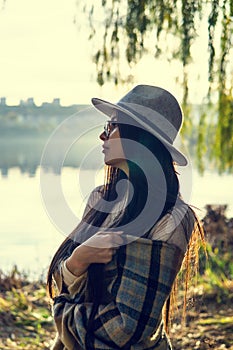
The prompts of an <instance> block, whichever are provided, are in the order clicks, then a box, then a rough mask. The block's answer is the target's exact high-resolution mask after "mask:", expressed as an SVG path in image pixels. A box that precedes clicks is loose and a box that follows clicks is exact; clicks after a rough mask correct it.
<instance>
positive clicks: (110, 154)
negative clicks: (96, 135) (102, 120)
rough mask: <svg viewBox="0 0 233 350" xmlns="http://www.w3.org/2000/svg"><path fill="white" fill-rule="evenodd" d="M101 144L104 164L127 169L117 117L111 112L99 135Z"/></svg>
mask: <svg viewBox="0 0 233 350" xmlns="http://www.w3.org/2000/svg"><path fill="white" fill-rule="evenodd" d="M100 139H101V140H102V141H103V142H104V143H103V153H104V162H105V164H107V165H111V166H113V167H116V168H120V169H122V170H124V171H125V170H126V168H128V166H127V162H126V160H125V155H124V151H123V147H122V143H121V139H120V132H119V128H118V126H117V115H116V112H113V113H112V115H111V119H110V120H109V121H108V122H107V123H106V125H105V130H104V131H103V132H102V134H100Z"/></svg>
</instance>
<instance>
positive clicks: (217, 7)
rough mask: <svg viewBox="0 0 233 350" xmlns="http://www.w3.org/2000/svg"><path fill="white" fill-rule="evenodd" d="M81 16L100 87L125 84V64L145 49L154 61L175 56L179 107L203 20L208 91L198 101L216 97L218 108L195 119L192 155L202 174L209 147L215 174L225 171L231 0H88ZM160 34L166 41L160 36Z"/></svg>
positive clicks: (228, 162) (229, 156)
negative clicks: (180, 75)
mask: <svg viewBox="0 0 233 350" xmlns="http://www.w3.org/2000/svg"><path fill="white" fill-rule="evenodd" d="M99 13H102V14H103V15H101V18H102V21H101V22H100V20H96V14H98V18H99ZM85 14H88V19H89V24H90V29H91V34H90V38H91V40H92V42H94V41H95V40H96V39H97V40H96V42H97V46H98V48H97V49H96V52H95V53H94V55H93V56H94V61H95V63H96V68H97V81H98V83H99V84H100V85H103V84H105V82H107V81H114V83H115V84H116V85H117V84H119V83H125V82H131V81H132V80H133V77H132V75H131V71H130V69H129V70H126V69H125V66H126V63H128V65H129V67H132V66H133V65H134V64H135V63H137V62H138V61H139V59H140V58H141V57H142V55H143V54H145V53H151V54H152V55H153V56H154V57H155V59H156V58H157V57H159V56H162V55H163V57H165V59H167V60H173V59H179V60H180V61H181V62H182V64H183V68H184V69H183V82H182V85H183V103H184V105H187V104H188V98H189V87H188V84H189V83H190V81H189V74H188V71H189V70H188V68H189V64H190V63H193V62H192V60H193V57H192V50H191V49H192V45H193V44H194V43H195V41H196V39H197V38H198V37H199V36H200V33H199V28H201V24H202V23H204V24H205V26H206V28H207V30H208V36H207V41H206V48H208V52H209V62H208V83H209V90H208V93H207V96H203V99H204V98H205V97H207V98H208V100H207V104H208V106H210V105H211V103H212V104H213V105H215V104H216V97H217V100H218V102H217V105H218V110H216V111H215V113H216V116H217V118H215V120H214V123H213V117H212V116H211V115H210V116H209V113H207V114H201V115H200V117H199V130H198V132H197V140H196V142H197V144H198V145H197V153H196V155H197V157H199V159H198V163H199V170H200V171H201V172H203V171H204V168H205V161H204V159H203V153H204V150H205V149H206V145H211V148H212V149H211V151H209V150H208V152H207V154H208V158H209V160H210V161H211V162H212V164H213V165H214V166H215V168H216V169H218V170H219V172H224V171H228V172H231V171H232V169H233V140H232V134H233V133H232V125H233V123H232V109H233V107H232V105H233V97H232V90H231V84H232V80H231V76H232V68H233V67H232V58H231V55H232V33H233V20H232V17H233V0H213V1H208V0H205V1H201V0H175V1H171V0H152V1H151V0H142V1H140V0H127V1H123V0H105V1H102V6H100V5H99V4H98V3H96V2H94V1H93V0H90V1H89V6H88V5H86V6H85ZM101 30H102V31H101ZM166 36H167V37H168V38H169V39H168V40H164V39H165V38H166ZM174 43H175V45H174ZM194 63H195V62H194ZM203 63H204V62H203ZM192 119H193V118H192V115H189V117H188V118H187V114H186V118H185V123H186V125H184V126H185V130H186V132H188V133H190V130H192V129H191V128H192V127H193V125H192V123H191V122H190V121H191V120H192ZM207 129H208V134H207V135H205V132H206V130H207ZM191 132H192V131H191ZM204 144H205V145H204Z"/></svg>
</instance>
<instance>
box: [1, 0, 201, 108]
mask: <svg viewBox="0 0 233 350" xmlns="http://www.w3.org/2000/svg"><path fill="white" fill-rule="evenodd" d="M76 15H77V6H76V1H75V0H72V1H66V0H20V1H10V0H9V1H6V2H5V5H4V2H2V7H1V8H0V47H1V54H0V68H1V79H0V97H6V100H7V103H8V104H9V105H15V104H18V103H19V102H20V100H25V101H26V100H27V99H28V98H34V101H35V103H36V104H37V105H40V104H41V103H42V102H52V101H53V100H54V98H59V99H60V102H61V104H62V105H70V104H87V103H88V104H89V103H90V100H91V97H101V98H104V99H108V100H110V101H117V100H118V99H119V98H120V97H121V96H123V95H124V94H125V93H126V91H128V90H129V87H127V86H124V87H118V88H115V87H114V85H113V84H111V85H109V84H108V85H106V86H104V87H103V88H100V87H99V86H98V84H97V83H96V76H95V65H94V63H93V62H92V60H91V44H90V43H87V37H88V29H86V28H85V26H84V25H82V23H79V28H78V25H77V24H75V23H74V18H75V16H76ZM77 20H79V21H80V18H77ZM80 28H81V29H80ZM198 45H199V46H198V49H199V50H200V49H201V50H202V53H203V52H204V48H202V46H201V45H200V43H199V44H198ZM199 50H198V51H199ZM198 59H199V60H201V63H200V66H199V68H200V69H199V70H198V72H197V71H194V74H193V79H192V87H191V90H192V89H193V91H194V93H193V97H194V99H198V96H199V94H200V93H203V91H205V90H206V84H199V85H198V87H197V82H198V79H197V76H199V78H201V79H205V74H206V73H205V72H204V65H203V54H202V55H201V56H200V55H198V53H197V60H198ZM206 64H207V60H206ZM201 70H203V72H202V71H201ZM132 74H133V75H134V76H135V84H136V83H148V84H152V85H160V86H163V87H164V88H167V89H168V90H170V91H171V92H173V93H175V95H176V96H177V97H178V98H181V89H180V88H179V87H178V84H177V82H176V80H177V79H176V78H177V77H181V76H182V66H181V64H179V63H178V62H172V64H170V65H169V64H168V63H167V62H164V61H161V60H155V59H154V58H153V55H150V56H149V55H148V56H147V57H144V58H143V60H142V62H140V63H139V64H138V69H137V70H135V71H133V72H132ZM130 88H131V86H130ZM200 90H202V91H200Z"/></svg>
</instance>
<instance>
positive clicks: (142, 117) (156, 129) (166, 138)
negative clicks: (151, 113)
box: [117, 102, 175, 144]
mask: <svg viewBox="0 0 233 350" xmlns="http://www.w3.org/2000/svg"><path fill="white" fill-rule="evenodd" d="M117 105H118V106H121V107H123V108H124V109H127V110H128V111H129V112H130V113H132V114H134V115H135V116H136V117H138V118H139V119H140V120H141V121H142V122H143V123H144V124H147V125H148V126H149V127H150V128H152V129H154V130H155V131H156V132H157V133H158V134H159V135H160V136H161V137H163V138H164V139H165V140H166V141H168V142H169V143H170V144H173V140H172V139H171V138H170V137H169V136H168V135H167V134H165V133H164V132H163V131H162V130H161V129H160V128H159V127H158V126H157V125H156V124H154V123H152V122H151V121H150V120H149V119H147V118H146V117H145V116H144V115H142V114H140V113H138V112H137V111H135V110H134V109H133V108H130V107H129V104H128V103H127V104H125V103H122V102H118V103H117ZM155 113H156V112H155ZM145 129H146V127H145ZM174 129H175V127H174Z"/></svg>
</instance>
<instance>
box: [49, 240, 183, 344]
mask: <svg viewBox="0 0 233 350" xmlns="http://www.w3.org/2000/svg"><path fill="white" fill-rule="evenodd" d="M182 258H183V253H182V252H181V250H180V249H179V248H177V247H175V246H174V245H169V244H167V243H164V242H160V241H152V240H149V239H144V238H140V239H137V240H136V241H134V242H131V243H129V244H127V245H125V246H123V247H121V248H120V249H119V252H118V265H117V269H118V271H117V273H116V276H117V277H116V279H115V280H114V282H113V283H112V284H111V286H110V287H109V292H110V293H111V295H112V297H113V301H112V302H110V303H108V304H106V305H99V308H98V311H97V314H96V317H95V320H94V324H93V328H92V331H91V332H87V323H88V319H89V317H90V313H91V309H92V303H87V302H85V301H84V300H83V299H82V297H81V295H79V294H77V295H76V296H75V297H72V296H71V295H70V294H61V295H60V296H59V297H57V298H56V299H55V303H54V320H55V323H56V327H57V329H58V333H59V336H60V339H61V341H62V342H63V343H64V344H65V345H66V346H67V348H68V349H72V347H71V348H70V347H69V345H70V344H72V343H73V344H74V342H76V343H77V345H79V346H81V347H82V348H84V349H101V350H103V349H128V348H129V347H130V346H131V345H133V344H136V343H138V342H140V341H142V340H143V339H146V338H148V337H151V335H152V334H153V333H154V332H155V331H156V329H157V327H158V326H159V324H160V322H161V313H162V308H163V305H164V303H165V301H166V299H167V297H168V296H169V294H170V291H171V287H172V284H173V282H174V279H175V277H176V275H177V272H178V271H179V269H180V265H181V262H182Z"/></svg>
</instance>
